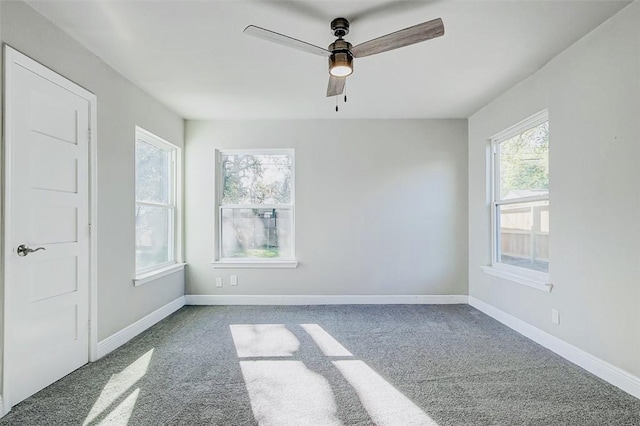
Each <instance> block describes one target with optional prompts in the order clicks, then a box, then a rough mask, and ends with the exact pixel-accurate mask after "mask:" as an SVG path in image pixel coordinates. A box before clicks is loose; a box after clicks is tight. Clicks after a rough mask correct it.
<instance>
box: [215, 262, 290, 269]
mask: <svg viewBox="0 0 640 426" xmlns="http://www.w3.org/2000/svg"><path fill="white" fill-rule="evenodd" d="M211 267H212V268H239V269H250V268H264V269H269V268H297V267H298V261H297V260H214V261H213V262H211Z"/></svg>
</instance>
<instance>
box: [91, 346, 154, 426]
mask: <svg viewBox="0 0 640 426" xmlns="http://www.w3.org/2000/svg"><path fill="white" fill-rule="evenodd" d="M152 357H153V349H151V350H150V351H148V352H146V353H145V354H144V355H142V356H141V357H140V358H138V359H137V360H135V361H134V362H132V363H131V364H129V366H128V367H126V368H125V369H124V370H122V371H121V372H120V373H118V374H114V375H113V376H111V378H110V379H109V381H108V382H107V384H106V385H105V386H104V388H103V389H102V392H100V396H99V397H98V399H97V400H96V402H95V404H93V407H91V410H90V411H89V415H87V418H86V419H85V420H84V423H83V425H88V424H90V423H91V422H92V421H93V420H95V419H96V418H97V417H98V416H100V415H101V414H103V413H104V412H105V411H106V410H107V409H108V408H109V407H110V406H111V405H113V403H115V402H116V401H117V400H118V399H119V398H120V397H121V396H122V395H124V393H125V392H126V391H127V390H128V389H130V388H131V387H133V385H134V384H136V382H138V380H140V379H141V378H142V377H143V376H144V375H145V374H147V370H148V369H149V363H150V362H151V358H152ZM134 393H135V395H136V396H135V398H134V399H133V404H135V399H136V398H137V395H138V393H137V392H134ZM131 395H133V393H132V394H131ZM131 395H129V396H128V397H127V398H126V399H125V400H124V401H123V402H121V403H120V405H118V407H117V408H116V409H114V412H115V411H116V410H117V409H120V407H121V406H122V405H123V404H124V402H125V401H128V400H129V401H130V398H131ZM125 406H126V405H125ZM122 409H123V410H124V408H122ZM131 409H132V410H133V406H131ZM129 415H131V413H129ZM125 424H126V422H125Z"/></svg>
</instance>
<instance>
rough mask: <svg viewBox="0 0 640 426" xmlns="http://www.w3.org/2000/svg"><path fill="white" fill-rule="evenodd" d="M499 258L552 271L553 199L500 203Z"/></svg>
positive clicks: (530, 267)
mask: <svg viewBox="0 0 640 426" xmlns="http://www.w3.org/2000/svg"><path fill="white" fill-rule="evenodd" d="M497 209H498V210H497V213H498V214H497V217H498V229H499V231H498V232H499V238H498V244H499V246H498V260H499V262H501V263H506V264H508V265H513V266H519V267H522V268H528V269H533V270H536V271H542V272H548V270H549V201H548V200H545V201H536V202H533V203H514V204H503V205H499V206H497Z"/></svg>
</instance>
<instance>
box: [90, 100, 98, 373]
mask: <svg viewBox="0 0 640 426" xmlns="http://www.w3.org/2000/svg"><path fill="white" fill-rule="evenodd" d="M90 104H91V112H90V114H91V117H90V120H91V124H90V125H91V129H90V140H89V157H90V160H89V161H90V162H91V163H90V165H89V210H90V217H89V220H90V223H89V230H90V235H89V239H90V243H89V244H90V245H89V251H90V266H89V267H90V274H91V278H90V280H91V282H90V283H89V298H90V301H89V361H90V362H93V361H95V360H97V359H98V98H97V97H96V95H92V96H91V99H90Z"/></svg>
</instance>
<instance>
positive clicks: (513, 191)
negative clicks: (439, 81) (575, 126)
mask: <svg viewBox="0 0 640 426" xmlns="http://www.w3.org/2000/svg"><path fill="white" fill-rule="evenodd" d="M492 150H493V164H492V166H493V182H492V184H493V185H492V186H493V191H492V193H493V197H492V198H493V200H492V208H493V212H492V221H493V224H492V225H493V226H492V228H493V262H492V263H493V266H498V267H502V268H506V269H507V270H509V271H510V272H511V273H515V274H525V275H527V276H529V277H532V278H539V279H542V280H546V278H547V273H548V270H549V119H548V113H547V112H546V111H544V112H542V113H539V114H536V115H535V116H534V117H531V118H529V119H528V120H525V121H524V122H522V123H520V124H518V125H516V126H514V127H512V128H510V129H507V130H506V131H504V132H503V133H501V134H500V135H499V136H496V137H495V138H493V139H492Z"/></svg>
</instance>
